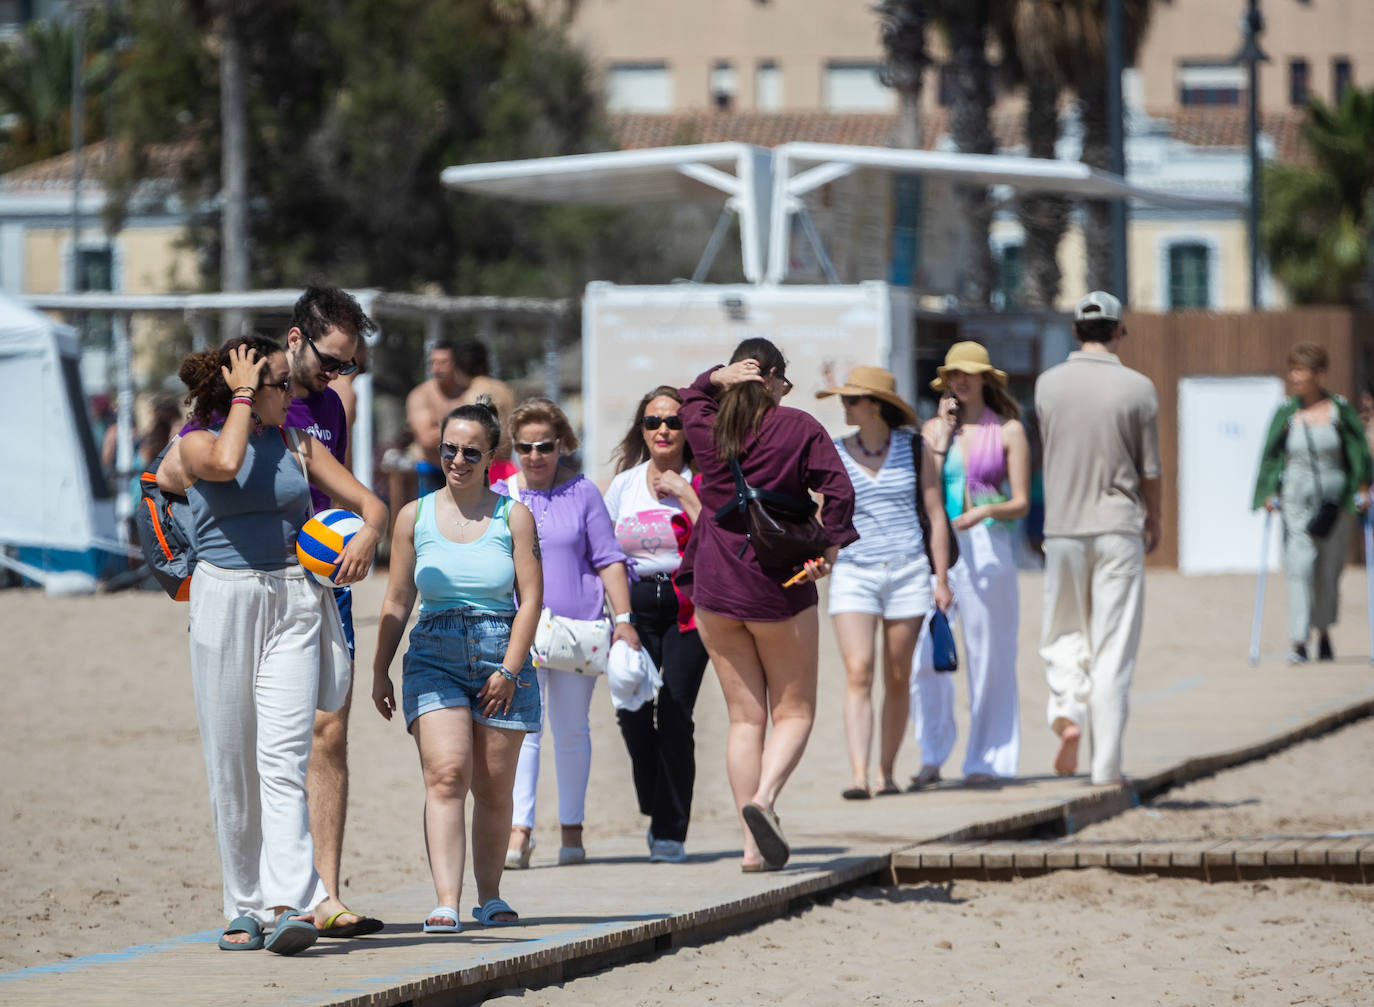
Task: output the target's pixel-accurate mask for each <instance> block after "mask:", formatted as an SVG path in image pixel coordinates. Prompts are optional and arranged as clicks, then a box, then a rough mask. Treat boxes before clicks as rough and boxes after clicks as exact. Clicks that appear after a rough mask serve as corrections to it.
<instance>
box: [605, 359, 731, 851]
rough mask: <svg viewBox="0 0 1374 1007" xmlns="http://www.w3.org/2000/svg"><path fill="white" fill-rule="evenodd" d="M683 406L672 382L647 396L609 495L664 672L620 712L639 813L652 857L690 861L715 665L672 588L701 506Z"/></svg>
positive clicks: (642, 620)
mask: <svg viewBox="0 0 1374 1007" xmlns="http://www.w3.org/2000/svg"><path fill="white" fill-rule="evenodd" d="M681 404H682V399H681V397H680V396H679V395H678V391H677V389H676V388H671V387H669V386H667V385H663V386H660V387H658V388H655V389H654V390H653V391H651V392H650V393H649V394H648V395H645V396H644V398H643V399H641V400H640V403H639V408H638V409H637V410H636V411H635V418H634V423H633V425H632V426H631V427H630V430H629V432H628V433H627V434H626V435H625V439H624V440H623V441H621V443H620V446H619V447H618V448H617V449H616V453H615V456H614V457H615V458H616V460H617V462H618V464H617V472H618V473H619V474H618V475H617V476H616V477H615V479H614V480H613V481H612V482H611V485H610V488H609V489H608V490H607V491H606V509H607V510H608V511H610V514H611V520H612V521H613V522H615V534H616V539H617V541H618V542H619V544H620V548H621V549H622V550H624V552H625V555H626V556H628V557H629V560H630V566H631V572H632V582H631V585H630V619H631V621H632V622H633V624H634V627H635V629H636V630H638V632H639V639H640V642H641V643H642V644H643V645H644V649H645V650H647V651H648V652H649V656H650V657H651V658H653V661H654V664H655V665H657V666H658V668H659V670H660V672H661V674H662V676H663V687H662V688H661V689H660V690H659V692H658V698H657V699H656V700H655V701H654V702H651V703H645V704H644V705H643V706H641V707H640V708H639V709H638V710H618V711H616V718H617V720H619V722H620V733H621V734H622V735H623V736H624V738H625V747H626V748H627V749H629V752H630V762H631V764H632V766H633V769H634V781H635V793H636V795H637V796H638V798H639V810H640V811H641V812H642V813H644V814H645V815H648V816H649V836H648V842H649V860H650V861H653V862H662V863H678V862H680V861H681V860H683V859H684V858H685V857H686V851H685V849H684V847H683V843H684V842H685V841H686V839H687V824H688V821H689V819H690V818H691V814H692V788H693V785H694V783H695V780H696V755H695V749H694V746H693V740H692V734H693V724H692V711H693V709H694V708H695V707H696V702H697V692H698V691H699V690H700V689H701V679H702V676H703V675H704V674H705V672H706V662H707V656H706V648H705V647H704V646H703V645H702V643H701V638H700V636H698V635H697V631H696V623H695V621H694V620H693V617H692V610H691V603H690V602H688V601H687V600H686V599H685V598H681V597H680V596H679V595H678V593H677V590H676V588H675V587H674V584H673V575H674V574H675V573H676V572H677V568H678V564H679V562H680V561H681V549H680V543H683V544H685V542H686V538H687V535H689V534H690V532H691V527H692V525H693V524H694V523H695V522H696V520H697V515H698V514H699V513H700V511H701V501H700V500H698V499H697V495H696V492H695V491H694V490H693V489H692V483H691V479H692V471H691V467H690V463H691V449H690V448H688V447H687V438H686V437H685V436H684V435H683V432H682V420H681V419H679V418H678V415H677V412H678V408H679V406H681Z"/></svg>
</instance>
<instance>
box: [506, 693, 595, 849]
mask: <svg viewBox="0 0 1374 1007" xmlns="http://www.w3.org/2000/svg"><path fill="white" fill-rule="evenodd" d="M600 677H601V676H600V675H579V674H578V673H577V672H575V671H552V670H550V669H548V668H540V669H539V693H540V698H542V699H543V701H544V722H543V723H542V724H541V725H540V727H539V730H538V731H531V732H529V733H528V734H526V735H525V740H524V743H522V744H521V746H520V761H519V763H518V764H517V765H516V767H515V813H514V815H513V817H512V820H511V823H512V824H513V825H523V826H524V827H525V828H527V829H532V828H534V798H535V791H536V790H537V789H538V785H539V744H540V742H541V741H542V740H543V738H544V730H545V728H546V727H547V728H551V729H552V730H553V757H554V768H555V769H556V770H557V772H558V821H559V823H560V824H562V825H581V824H582V819H583V818H585V817H586V806H587V780H588V779H590V777H591V775H592V731H591V724H590V721H589V716H590V713H591V708H592V690H593V689H595V688H596V680H597V679H598V678H600Z"/></svg>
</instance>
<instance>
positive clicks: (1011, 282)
mask: <svg viewBox="0 0 1374 1007" xmlns="http://www.w3.org/2000/svg"><path fill="white" fill-rule="evenodd" d="M1023 265H1024V263H1023V260H1022V246H1020V245H1004V246H1003V247H1002V254H1001V255H1000V256H998V259H997V293H998V295H999V297H998V300H1000V301H1001V302H1002V303H1001V305H1000V307H1001V308H1003V309H1007V308H1014V307H1016V306H1017V305H1018V304H1020V303H1021V274H1022V269H1023Z"/></svg>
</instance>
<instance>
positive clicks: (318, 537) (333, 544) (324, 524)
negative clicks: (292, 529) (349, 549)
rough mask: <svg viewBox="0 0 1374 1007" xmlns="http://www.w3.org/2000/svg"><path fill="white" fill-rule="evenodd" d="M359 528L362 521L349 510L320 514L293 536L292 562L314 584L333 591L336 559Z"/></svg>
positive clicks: (337, 509)
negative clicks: (293, 550)
mask: <svg viewBox="0 0 1374 1007" xmlns="http://www.w3.org/2000/svg"><path fill="white" fill-rule="evenodd" d="M362 526H363V519H362V518H360V517H359V516H358V515H357V514H354V513H353V512H352V511H351V510H341V509H339V508H337V507H335V508H332V509H330V510H322V511H320V512H319V513H318V514H316V515H315V516H314V517H312V518H311V519H310V520H309V521H307V522H306V523H305V525H304V526H303V527H302V528H301V530H300V534H299V535H297V536H296V558H297V559H298V560H300V562H301V566H303V567H305V569H306V570H307V571H309V573H310V575H311V576H312V577H314V578H315V579H316V580H317V581H319V582H320V583H321V584H323V585H324V586H325V587H333V586H334V575H335V574H336V573H337V572H338V570H339V556H340V555H342V554H343V551H344V546H346V545H348V540H349V539H351V538H352V537H353V536H354V535H356V534H357V533H358V531H359V530H360V529H361V528H362Z"/></svg>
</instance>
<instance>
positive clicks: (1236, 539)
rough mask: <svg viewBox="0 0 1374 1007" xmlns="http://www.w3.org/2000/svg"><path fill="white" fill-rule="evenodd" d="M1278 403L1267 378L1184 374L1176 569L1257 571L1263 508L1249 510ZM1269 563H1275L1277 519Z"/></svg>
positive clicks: (1278, 388) (1278, 389)
mask: <svg viewBox="0 0 1374 1007" xmlns="http://www.w3.org/2000/svg"><path fill="white" fill-rule="evenodd" d="M1282 401H1283V382H1282V381H1281V380H1280V379H1279V378H1272V377H1234V378H1229V377H1216V378H1210V377H1209V378H1183V379H1182V380H1181V381H1179V383H1178V568H1179V570H1180V571H1182V572H1183V573H1186V574H1204V573H1256V572H1258V570H1259V562H1260V545H1261V538H1262V536H1263V534H1264V511H1262V510H1260V511H1252V510H1251V509H1250V504H1251V502H1252V500H1253V498H1254V492H1255V476H1256V474H1257V471H1258V468H1259V457H1260V451H1261V450H1262V449H1263V448H1264V437H1265V434H1266V433H1268V431H1269V424H1270V422H1271V421H1272V420H1273V418H1274V411H1275V410H1276V409H1277V408H1278V406H1279V403H1281V402H1282ZM1274 525H1275V527H1274V531H1273V533H1272V534H1273V536H1274V538H1273V541H1271V542H1270V543H1269V551H1268V554H1269V569H1270V570H1277V569H1278V567H1279V546H1278V541H1279V535H1278V527H1277V525H1278V522H1274Z"/></svg>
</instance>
